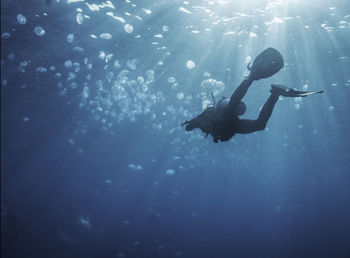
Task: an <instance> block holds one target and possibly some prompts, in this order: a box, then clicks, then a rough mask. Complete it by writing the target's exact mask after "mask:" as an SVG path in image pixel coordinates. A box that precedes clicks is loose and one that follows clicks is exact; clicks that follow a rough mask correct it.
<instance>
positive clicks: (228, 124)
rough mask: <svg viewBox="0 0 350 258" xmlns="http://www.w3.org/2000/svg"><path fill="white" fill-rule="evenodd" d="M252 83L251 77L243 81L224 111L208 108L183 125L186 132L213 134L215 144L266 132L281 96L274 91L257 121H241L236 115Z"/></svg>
mask: <svg viewBox="0 0 350 258" xmlns="http://www.w3.org/2000/svg"><path fill="white" fill-rule="evenodd" d="M252 82H253V79H252V78H251V77H247V78H246V79H245V80H243V81H242V83H241V84H240V85H239V86H238V88H237V89H236V90H235V91H234V93H233V94H232V96H231V98H230V101H229V103H228V104H227V106H226V107H224V108H223V109H220V108H215V107H208V108H207V109H205V110H204V111H203V112H202V113H201V114H200V115H199V116H197V117H195V118H194V119H192V120H190V121H186V122H185V123H183V124H186V131H192V130H193V129H195V128H199V129H201V130H202V132H204V133H206V134H211V135H212V136H213V138H214V142H218V141H219V140H220V141H222V142H224V141H228V140H229V139H231V138H232V137H233V136H234V135H235V134H236V133H239V134H247V133H252V132H256V131H260V130H264V129H265V126H266V124H267V121H268V120H269V118H270V116H271V114H272V111H273V108H274V106H275V104H276V102H277V100H278V98H279V96H280V94H277V93H274V92H273V91H272V93H271V95H270V97H269V98H268V100H267V101H266V103H265V104H264V106H263V108H262V109H261V111H260V114H259V117H258V119H256V120H249V119H239V117H238V116H237V115H235V111H236V109H237V107H238V105H239V103H240V101H241V100H242V99H243V97H244V96H245V94H246V93H247V90H248V88H249V86H250V85H251V84H252Z"/></svg>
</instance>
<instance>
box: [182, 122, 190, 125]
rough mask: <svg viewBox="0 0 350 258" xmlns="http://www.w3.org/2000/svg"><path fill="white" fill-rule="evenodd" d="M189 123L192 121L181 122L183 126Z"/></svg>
mask: <svg viewBox="0 0 350 258" xmlns="http://www.w3.org/2000/svg"><path fill="white" fill-rule="evenodd" d="M189 123H190V121H185V122H183V123H181V126H184V125H187V124H189Z"/></svg>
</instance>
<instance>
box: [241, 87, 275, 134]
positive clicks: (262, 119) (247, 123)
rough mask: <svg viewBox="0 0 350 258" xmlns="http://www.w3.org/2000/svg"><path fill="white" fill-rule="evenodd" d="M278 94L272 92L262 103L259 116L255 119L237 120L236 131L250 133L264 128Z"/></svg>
mask: <svg viewBox="0 0 350 258" xmlns="http://www.w3.org/2000/svg"><path fill="white" fill-rule="evenodd" d="M279 96H280V95H279V94H274V93H272V94H271V95H270V97H269V98H268V100H267V101H266V103H265V104H264V106H263V108H262V109H261V111H260V114H259V117H258V119H256V120H248V119H242V120H239V121H238V125H237V131H236V132H237V133H241V134H245V133H252V132H256V131H261V130H264V129H265V127H266V124H267V121H268V120H269V118H270V116H271V114H272V111H273V108H274V107H275V104H276V103H277V100H278V98H279Z"/></svg>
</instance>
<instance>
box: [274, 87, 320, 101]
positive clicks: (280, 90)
mask: <svg viewBox="0 0 350 258" xmlns="http://www.w3.org/2000/svg"><path fill="white" fill-rule="evenodd" d="M270 91H271V93H277V94H279V95H281V96H283V97H292V98H293V97H294V98H295V97H307V96H310V95H313V94H317V93H323V90H320V91H301V90H296V89H293V88H288V87H286V86H283V85H277V84H272V85H271V90H270Z"/></svg>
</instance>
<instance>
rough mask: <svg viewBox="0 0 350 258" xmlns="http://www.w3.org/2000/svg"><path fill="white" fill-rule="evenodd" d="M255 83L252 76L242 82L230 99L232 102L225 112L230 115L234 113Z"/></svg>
mask: <svg viewBox="0 0 350 258" xmlns="http://www.w3.org/2000/svg"><path fill="white" fill-rule="evenodd" d="M253 81H254V80H253V79H252V78H251V76H248V77H247V78H245V79H244V80H243V81H242V82H241V84H240V85H239V86H238V87H237V89H236V90H235V91H234V92H233V94H232V96H231V98H230V102H229V103H228V105H227V106H226V108H225V112H228V113H230V114H232V113H233V112H234V110H235V109H236V107H237V106H238V104H239V102H240V101H241V100H242V99H243V98H244V96H245V94H246V93H247V90H248V88H249V86H250V85H252V83H253Z"/></svg>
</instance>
